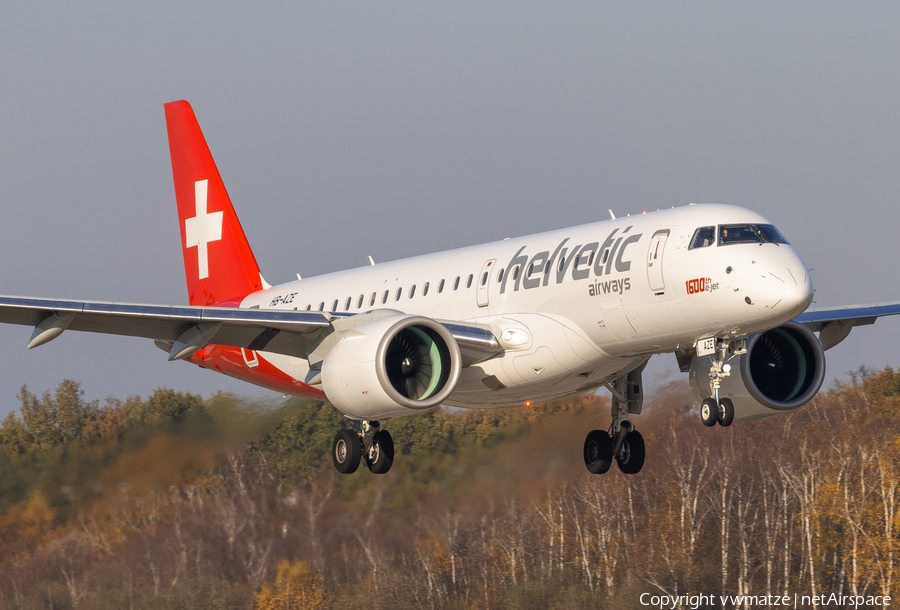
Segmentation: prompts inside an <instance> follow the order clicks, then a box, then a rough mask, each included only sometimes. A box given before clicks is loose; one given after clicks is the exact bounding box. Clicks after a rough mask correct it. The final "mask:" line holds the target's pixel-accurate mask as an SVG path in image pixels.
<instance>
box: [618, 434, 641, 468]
mask: <svg viewBox="0 0 900 610" xmlns="http://www.w3.org/2000/svg"><path fill="white" fill-rule="evenodd" d="M644 457H645V447H644V437H643V436H641V433H640V432H638V431H637V430H632V431H631V432H629V433H628V434H627V435H625V440H624V441H623V442H622V448H621V449H620V450H619V455H617V456H616V462H617V463H618V464H619V470H621V471H622V472H624V473H625V474H637V473H639V472H640V471H641V468H643V467H644Z"/></svg>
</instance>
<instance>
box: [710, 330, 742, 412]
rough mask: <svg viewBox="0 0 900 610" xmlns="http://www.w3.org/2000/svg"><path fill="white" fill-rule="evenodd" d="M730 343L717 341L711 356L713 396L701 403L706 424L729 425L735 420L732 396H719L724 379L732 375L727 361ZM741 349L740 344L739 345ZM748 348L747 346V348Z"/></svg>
mask: <svg viewBox="0 0 900 610" xmlns="http://www.w3.org/2000/svg"><path fill="white" fill-rule="evenodd" d="M728 348H729V343H728V342H726V341H722V342H721V343H719V342H718V341H717V342H716V351H715V353H714V354H713V355H712V356H711V357H710V361H711V364H710V367H709V387H710V393H711V394H712V395H713V398H704V399H703V402H701V403H700V421H702V422H703V425H704V426H715V425H716V424H719V425H720V426H724V427H728V426H730V425H731V422H733V421H734V403H733V402H732V401H731V399H730V398H722V397H720V396H719V390H720V388H721V385H722V380H723V379H724V378H725V377H728V376H729V375H731V365H730V364H728V363H727V362H726V360H727V359H728V352H729V349H728ZM738 349H740V346H738ZM745 349H746V348H745Z"/></svg>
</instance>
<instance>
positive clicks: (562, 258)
mask: <svg viewBox="0 0 900 610" xmlns="http://www.w3.org/2000/svg"><path fill="white" fill-rule="evenodd" d="M565 266H566V257H565V256H560V257H559V266H558V267H557V268H556V270H557V271H559V272H560V273H562V270H563V269H564V268H565Z"/></svg>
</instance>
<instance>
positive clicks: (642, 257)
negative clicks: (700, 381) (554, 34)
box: [241, 204, 813, 407]
mask: <svg viewBox="0 0 900 610" xmlns="http://www.w3.org/2000/svg"><path fill="white" fill-rule="evenodd" d="M740 223H748V224H750V223H758V224H770V223H769V221H767V220H766V219H765V218H764V217H762V216H761V215H759V214H757V213H755V212H752V211H750V210H747V209H743V208H740V207H736V206H730V205H720V204H703V205H691V206H686V207H681V208H673V209H670V210H662V211H657V212H651V213H646V214H641V215H635V216H628V217H624V218H618V219H615V220H607V221H603V222H597V223H593V224H588V225H583V226H579V227H573V228H569V229H562V230H558V231H549V232H546V233H539V234H536V235H529V236H526V237H519V238H514V239H506V240H503V241H499V242H494V243H490V244H485V245H480V246H472V247H467V248H460V249H457V250H450V251H446V252H440V253H435V254H429V255H424V256H418V257H415V258H409V259H405V260H400V261H394V262H388V263H379V264H376V265H372V266H366V267H360V268H358V269H351V270H348V271H341V272H337V273H330V274H327V275H322V276H319V277H312V278H304V279H302V280H297V281H292V282H288V283H286V284H282V285H279V286H275V287H273V288H271V289H269V290H263V291H260V292H256V293H253V294H251V295H249V296H248V297H247V298H246V299H244V301H243V302H242V303H241V307H242V308H249V307H259V308H261V309H269V308H272V309H286V310H292V309H298V310H304V309H311V310H313V311H317V310H323V311H326V312H335V313H338V314H343V313H345V312H346V313H350V314H354V313H360V312H364V311H368V310H373V309H392V310H397V311H401V312H404V313H414V314H419V315H423V316H427V317H430V318H434V319H436V320H450V321H453V320H457V321H466V322H473V323H479V324H483V325H486V326H488V327H490V328H491V330H492V331H493V332H494V335H495V336H496V337H498V339H499V340H500V343H501V346H502V347H503V348H504V352H503V353H502V354H501V355H500V356H498V357H495V358H492V359H489V360H487V361H484V362H481V363H479V364H476V365H473V366H469V367H466V368H464V369H463V372H462V376H461V379H460V383H459V385H458V386H457V388H456V390H455V391H454V392H453V394H452V395H451V398H450V400H448V401H447V402H448V404H453V405H458V406H471V407H491V406H513V405H521V404H524V403H525V402H526V401H544V400H551V399H554V398H558V397H562V396H565V395H567V394H571V393H574V392H577V391H582V390H587V389H590V388H594V387H597V386H599V385H601V384H602V383H605V382H607V381H608V380H609V379H611V378H612V377H615V376H616V375H618V374H621V373H622V372H623V371H627V370H629V369H630V368H633V367H634V366H637V365H639V364H640V363H641V362H643V361H644V360H646V358H648V357H649V356H650V355H652V354H657V353H665V352H672V351H675V350H678V349H689V348H693V347H694V346H695V345H696V342H697V340H698V339H701V338H707V337H719V338H726V337H742V336H746V335H750V334H754V333H758V332H761V331H763V330H766V329H769V328H773V327H775V326H778V325H779V324H782V323H784V322H786V321H788V320H791V319H792V318H794V317H796V316H797V315H799V314H800V313H802V312H803V310H805V309H806V307H807V306H808V305H809V303H810V302H811V300H812V293H813V289H812V284H811V281H810V278H809V273H808V271H807V268H806V266H805V265H804V263H803V261H802V260H801V258H800V257H799V256H798V254H797V253H796V252H795V251H794V249H793V248H792V247H791V246H790V245H788V244H776V243H740V244H728V245H717V244H715V243H712V244H710V245H709V246H708V247H701V248H694V249H689V248H688V246H689V244H690V242H691V239H692V236H694V233H695V231H696V230H697V229H698V227H705V226H713V227H715V226H719V225H725V224H740ZM263 356H264V357H265V358H266V359H268V360H269V361H270V362H272V363H273V364H274V365H275V366H277V367H278V368H279V369H281V370H282V371H284V372H286V373H288V374H289V375H291V376H292V377H294V378H295V379H299V380H301V381H302V380H303V379H304V378H305V377H306V374H307V372H308V366H307V363H306V361H305V360H302V359H295V358H289V357H287V356H281V355H278V354H271V353H263Z"/></svg>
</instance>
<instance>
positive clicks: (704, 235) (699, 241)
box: [688, 227, 716, 250]
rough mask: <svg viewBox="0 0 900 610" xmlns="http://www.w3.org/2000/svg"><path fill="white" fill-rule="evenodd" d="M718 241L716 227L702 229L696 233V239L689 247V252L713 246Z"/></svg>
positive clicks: (692, 240)
mask: <svg viewBox="0 0 900 610" xmlns="http://www.w3.org/2000/svg"><path fill="white" fill-rule="evenodd" d="M715 239H716V228H715V227H700V228H699V229H697V230H696V231H694V237H693V238H692V239H691V245H690V246H688V250H693V249H694V248H705V247H706V246H711V245H713V243H714V242H715Z"/></svg>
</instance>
